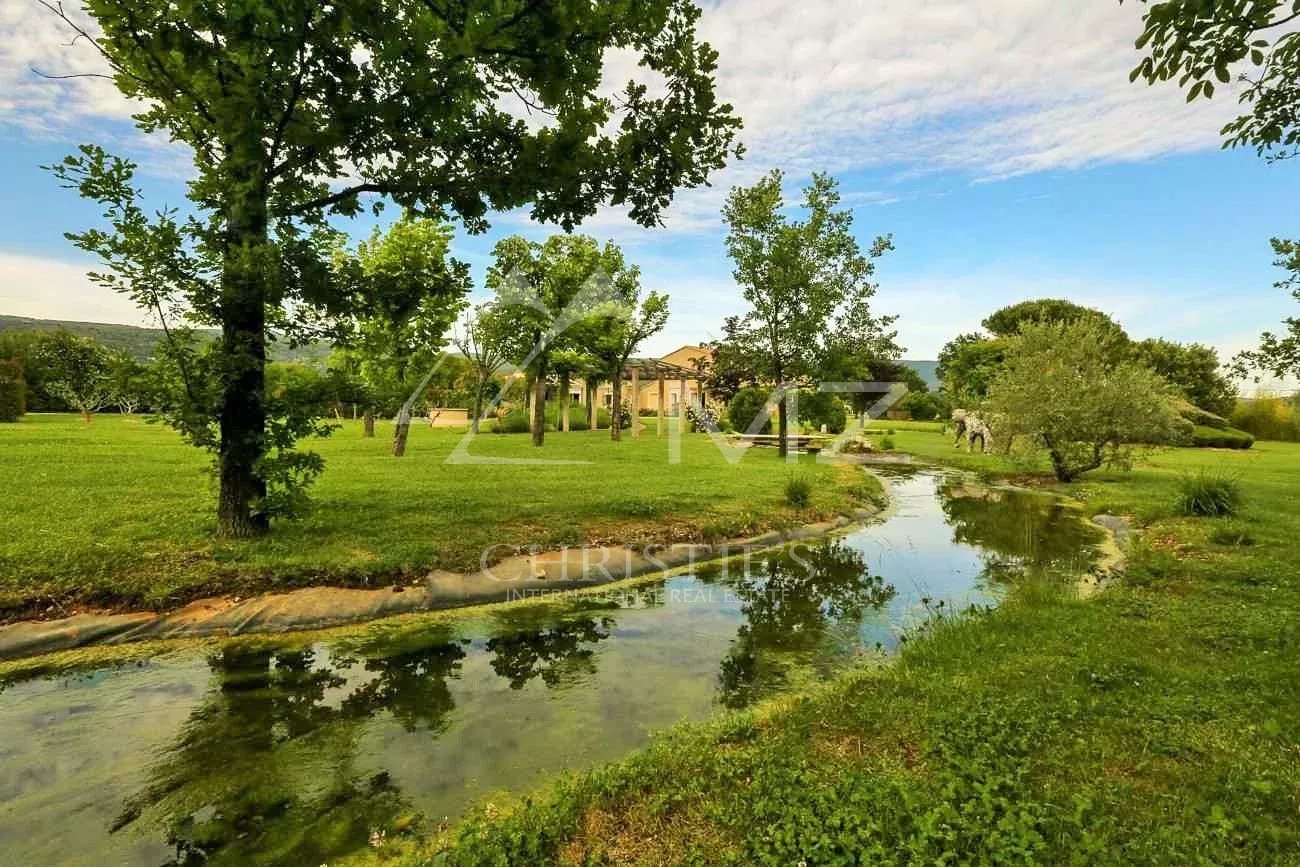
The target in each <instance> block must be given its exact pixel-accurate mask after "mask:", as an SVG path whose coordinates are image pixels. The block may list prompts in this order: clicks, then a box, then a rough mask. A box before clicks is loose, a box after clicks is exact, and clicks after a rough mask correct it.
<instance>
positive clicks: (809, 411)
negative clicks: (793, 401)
mask: <svg viewBox="0 0 1300 867" xmlns="http://www.w3.org/2000/svg"><path fill="white" fill-rule="evenodd" d="M799 421H801V422H804V423H805V424H807V425H808V426H809V427H811V428H812V429H813V430H814V431H818V430H821V427H822V425H825V426H826V430H827V432H829V433H833V434H840V433H844V427H845V425H846V424H847V423H848V408H847V407H845V405H844V401H842V400H840V399H839V398H838V397H836V396H835V395H834V394H831V393H830V392H826V391H804V392H800V394H799Z"/></svg>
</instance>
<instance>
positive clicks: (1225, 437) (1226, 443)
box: [1190, 425, 1255, 449]
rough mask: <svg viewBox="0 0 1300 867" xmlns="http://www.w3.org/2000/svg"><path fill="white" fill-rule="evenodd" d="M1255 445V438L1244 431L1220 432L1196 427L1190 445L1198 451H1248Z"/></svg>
mask: <svg viewBox="0 0 1300 867" xmlns="http://www.w3.org/2000/svg"><path fill="white" fill-rule="evenodd" d="M1254 444H1255V438H1254V437H1253V436H1251V435H1250V434H1248V433H1246V432H1245V431H1244V430H1235V429H1233V428H1228V429H1227V430H1218V429H1217V428H1212V427H1203V426H1201V425H1196V426H1195V427H1193V428H1192V435H1191V442H1190V445H1191V446H1192V447H1193V448H1198V449H1248V448H1250V447H1251V446H1253V445H1254Z"/></svg>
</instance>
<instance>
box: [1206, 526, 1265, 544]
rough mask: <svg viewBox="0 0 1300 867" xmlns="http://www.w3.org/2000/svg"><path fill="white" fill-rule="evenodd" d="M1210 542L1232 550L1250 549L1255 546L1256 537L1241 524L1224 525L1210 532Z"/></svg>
mask: <svg viewBox="0 0 1300 867" xmlns="http://www.w3.org/2000/svg"><path fill="white" fill-rule="evenodd" d="M1210 541H1211V542H1213V543H1214V544H1215V545H1224V546H1227V547H1230V548H1249V547H1250V546H1252V545H1254V544H1255V537H1254V536H1253V535H1252V534H1251V532H1250V531H1249V530H1247V529H1246V528H1245V527H1242V526H1241V525H1240V524H1223V525H1221V526H1218V527H1215V528H1214V529H1213V530H1212V531H1210Z"/></svg>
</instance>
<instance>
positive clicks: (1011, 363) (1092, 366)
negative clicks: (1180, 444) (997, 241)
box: [982, 321, 1177, 482]
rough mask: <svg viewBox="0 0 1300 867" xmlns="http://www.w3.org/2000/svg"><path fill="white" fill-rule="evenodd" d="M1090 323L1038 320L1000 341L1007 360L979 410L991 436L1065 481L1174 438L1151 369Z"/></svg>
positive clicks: (1164, 392) (1164, 393) (1161, 385)
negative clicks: (1033, 452)
mask: <svg viewBox="0 0 1300 867" xmlns="http://www.w3.org/2000/svg"><path fill="white" fill-rule="evenodd" d="M1106 333H1107V332H1106V329H1105V326H1103V325H1099V324H1098V323H1096V322H1090V321H1080V322H1075V323H1072V324H1071V323H1064V322H1044V323H1030V324H1026V325H1024V326H1022V327H1021V328H1020V330H1019V331H1018V332H1017V334H1016V335H1015V336H1014V337H1009V338H1005V340H1006V346H1005V359H1004V361H1003V364H1002V366H1001V367H1000V368H999V369H998V372H997V373H996V374H995V375H994V377H993V380H992V382H991V383H990V385H989V393H988V399H987V400H986V401H985V402H984V404H983V407H982V408H983V409H984V410H985V411H986V412H987V418H989V419H991V420H994V421H995V434H996V435H997V436H1001V437H1007V438H1008V439H1010V438H1012V437H1023V438H1024V439H1023V440H1022V441H1023V442H1025V443H1027V444H1029V445H1030V446H1031V447H1035V448H1038V449H1040V450H1042V451H1045V452H1046V453H1047V456H1048V458H1049V459H1050V461H1051V464H1052V471H1053V472H1054V473H1055V474H1056V478H1057V479H1058V480H1060V481H1062V482H1071V481H1074V480H1075V479H1077V478H1078V477H1079V476H1080V475H1082V474H1083V473H1086V472H1088V471H1089V470H1094V469H1097V468H1098V467H1100V466H1102V465H1104V464H1119V465H1124V464H1126V463H1127V458H1128V450H1129V448H1130V447H1131V446H1132V445H1134V444H1140V443H1160V442H1166V441H1168V440H1169V439H1170V438H1172V436H1173V434H1174V430H1175V424H1176V420H1177V414H1176V413H1175V412H1174V409H1173V405H1172V401H1171V395H1170V389H1169V385H1168V384H1167V383H1166V382H1165V381H1164V379H1163V378H1161V377H1160V375H1159V374H1157V373H1156V372H1155V371H1153V370H1151V369H1150V368H1149V367H1147V366H1146V365H1144V364H1141V363H1140V362H1137V361H1133V360H1130V359H1127V358H1120V359H1116V357H1115V356H1114V355H1113V354H1111V353H1110V352H1108V351H1107V348H1106V342H1105V338H1106Z"/></svg>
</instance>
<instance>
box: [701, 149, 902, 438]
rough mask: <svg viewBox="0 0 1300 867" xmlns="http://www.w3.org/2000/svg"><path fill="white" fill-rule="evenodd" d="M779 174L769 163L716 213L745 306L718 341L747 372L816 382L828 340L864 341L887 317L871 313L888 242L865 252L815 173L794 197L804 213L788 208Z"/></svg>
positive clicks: (829, 185)
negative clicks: (797, 215) (879, 261)
mask: <svg viewBox="0 0 1300 867" xmlns="http://www.w3.org/2000/svg"><path fill="white" fill-rule="evenodd" d="M781 181H782V175H781V172H780V171H775V170H774V171H772V172H770V173H769V174H768V175H766V176H765V177H764V178H763V179H762V180H760V181H759V182H758V183H757V184H755V185H754V186H752V187H736V188H734V189H732V191H731V194H730V195H729V196H728V197H727V203H726V205H724V206H723V210H722V217H723V220H724V221H725V222H726V224H727V230H728V231H727V241H726V243H727V253H728V254H729V255H730V256H731V259H732V262H733V264H734V269H733V271H732V274H733V275H734V277H735V279H736V282H737V283H739V284H740V287H741V292H742V294H743V295H744V297H745V300H746V301H747V302H749V307H750V309H749V311H748V312H747V313H746V314H745V315H744V316H742V317H739V318H736V319H734V320H729V321H728V331H727V334H726V339H725V341H724V342H725V343H727V344H730V347H729V349H728V350H727V351H728V352H730V353H732V354H733V356H739V357H741V358H747V359H749V363H748V364H747V365H742V366H748V367H749V368H750V369H752V370H753V371H754V372H755V375H756V376H758V377H761V378H762V379H764V380H765V381H766V382H767V383H770V384H771V385H774V386H776V387H778V388H781V389H790V388H798V387H800V386H801V385H802V386H814V385H815V384H816V380H818V379H820V378H821V377H822V372H821V367H822V366H823V364H824V363H825V362H826V360H827V357H828V354H829V352H828V350H829V348H830V347H831V345H832V340H840V341H845V342H849V343H852V344H854V345H862V346H868V345H871V344H873V343H874V342H876V341H877V340H878V339H879V338H880V337H881V336H882V332H883V329H884V328H885V327H887V326H888V325H889V323H890V321H892V320H890V319H888V318H877V317H873V316H872V315H871V313H870V304H869V302H870V299H871V297H872V296H873V295H874V294H875V291H876V287H875V284H874V283H872V282H871V276H872V274H873V273H874V271H875V263H874V260H875V259H876V258H878V257H879V256H882V255H884V253H885V252H886V251H888V250H890V249H892V245H891V243H890V239H889V238H888V237H879V238H877V239H876V240H875V242H874V243H873V244H872V246H871V249H870V250H869V251H868V252H867V253H866V254H865V255H864V254H863V253H862V251H861V250H860V248H859V247H858V241H857V238H856V237H855V236H854V234H853V212H852V211H851V210H849V209H847V208H840V207H839V203H840V197H839V191H838V189H837V186H836V183H835V181H834V179H832V178H831V177H830V176H829V175H825V174H814V175H813V178H812V182H811V184H809V186H808V187H807V188H806V189H805V190H804V193H803V200H802V202H801V204H802V206H803V209H804V211H805V212H806V215H807V216H806V219H803V220H797V219H791V218H790V217H788V216H786V215H785V214H784V213H782V211H783V210H784V204H785V203H784V200H783V198H782V193H781ZM789 426H790V419H789V411H788V407H787V402H786V401H785V400H782V401H780V402H779V404H778V409H777V430H778V435H779V438H780V440H779V445H780V450H781V454H782V455H784V454H786V452H787V444H788V439H787V438H788V436H789Z"/></svg>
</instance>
